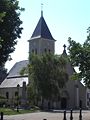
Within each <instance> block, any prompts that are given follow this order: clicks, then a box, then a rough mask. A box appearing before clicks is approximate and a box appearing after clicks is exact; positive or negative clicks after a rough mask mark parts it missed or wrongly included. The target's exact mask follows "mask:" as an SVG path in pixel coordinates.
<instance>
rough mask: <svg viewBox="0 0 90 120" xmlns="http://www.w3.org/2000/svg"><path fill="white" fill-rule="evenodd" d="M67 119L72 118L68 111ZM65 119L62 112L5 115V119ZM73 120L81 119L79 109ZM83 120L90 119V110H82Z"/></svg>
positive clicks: (75, 112) (74, 113) (74, 112)
mask: <svg viewBox="0 0 90 120" xmlns="http://www.w3.org/2000/svg"><path fill="white" fill-rule="evenodd" d="M66 116H67V120H70V113H69V111H67V114H66ZM43 119H47V120H63V113H61V112H37V113H27V114H19V115H11V116H8V115H5V116H4V120H43ZM73 120H79V111H73ZM82 120H90V111H86V110H85V111H82Z"/></svg>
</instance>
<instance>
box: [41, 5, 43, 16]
mask: <svg viewBox="0 0 90 120" xmlns="http://www.w3.org/2000/svg"><path fill="white" fill-rule="evenodd" d="M41 16H43V3H41Z"/></svg>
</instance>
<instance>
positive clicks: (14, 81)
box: [0, 77, 28, 88]
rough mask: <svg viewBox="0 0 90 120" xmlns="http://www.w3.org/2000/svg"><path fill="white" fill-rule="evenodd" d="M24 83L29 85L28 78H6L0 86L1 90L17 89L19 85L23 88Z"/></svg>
mask: <svg viewBox="0 0 90 120" xmlns="http://www.w3.org/2000/svg"><path fill="white" fill-rule="evenodd" d="M23 82H26V85H27V84H28V77H18V78H6V79H5V80H4V81H3V82H2V83H1V85H0V88H10V87H11V88H13V87H17V85H18V84H19V85H20V87H22V86H23Z"/></svg>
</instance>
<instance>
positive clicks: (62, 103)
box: [61, 97, 67, 109]
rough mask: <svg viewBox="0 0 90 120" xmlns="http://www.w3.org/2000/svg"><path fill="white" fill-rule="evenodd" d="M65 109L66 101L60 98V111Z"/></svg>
mask: <svg viewBox="0 0 90 120" xmlns="http://www.w3.org/2000/svg"><path fill="white" fill-rule="evenodd" d="M66 107H67V99H66V98H64V97H63V98H61V109H65V108H66Z"/></svg>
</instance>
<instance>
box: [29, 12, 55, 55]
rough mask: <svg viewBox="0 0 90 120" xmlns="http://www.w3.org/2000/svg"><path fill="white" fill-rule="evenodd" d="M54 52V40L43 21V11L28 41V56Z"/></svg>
mask: <svg viewBox="0 0 90 120" xmlns="http://www.w3.org/2000/svg"><path fill="white" fill-rule="evenodd" d="M54 52H55V39H54V38H53V37H52V35H51V32H50V30H49V28H48V26H47V24H46V22H45V20H44V17H43V11H42V10H41V17H40V19H39V22H38V24H37V26H36V28H35V30H34V32H33V34H32V36H31V38H30V40H29V54H31V53H34V54H39V55H41V54H44V53H53V54H54Z"/></svg>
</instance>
